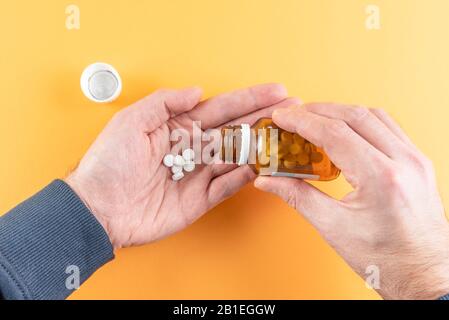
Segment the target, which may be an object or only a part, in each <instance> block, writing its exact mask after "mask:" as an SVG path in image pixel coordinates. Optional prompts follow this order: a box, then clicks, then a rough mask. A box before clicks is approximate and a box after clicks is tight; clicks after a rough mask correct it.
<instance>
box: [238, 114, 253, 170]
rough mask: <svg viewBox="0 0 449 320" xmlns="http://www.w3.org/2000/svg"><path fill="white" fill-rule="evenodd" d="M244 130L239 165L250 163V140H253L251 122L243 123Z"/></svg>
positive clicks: (242, 128)
mask: <svg viewBox="0 0 449 320" xmlns="http://www.w3.org/2000/svg"><path fill="white" fill-rule="evenodd" d="M241 131H242V144H241V147H240V157H239V161H238V163H237V164H238V165H239V166H243V165H245V164H247V163H248V158H249V151H250V142H251V127H250V126H249V124H246V123H243V124H242V125H241Z"/></svg>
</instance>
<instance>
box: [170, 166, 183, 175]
mask: <svg viewBox="0 0 449 320" xmlns="http://www.w3.org/2000/svg"><path fill="white" fill-rule="evenodd" d="M171 172H173V173H174V174H176V173H178V172H182V167H180V166H173V167H171Z"/></svg>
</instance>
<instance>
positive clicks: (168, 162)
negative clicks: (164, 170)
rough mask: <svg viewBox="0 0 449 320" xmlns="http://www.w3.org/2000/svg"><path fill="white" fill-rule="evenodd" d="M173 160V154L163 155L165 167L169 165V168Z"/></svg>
mask: <svg viewBox="0 0 449 320" xmlns="http://www.w3.org/2000/svg"><path fill="white" fill-rule="evenodd" d="M174 161H175V156H174V155H172V154H167V155H166V156H165V157H164V161H163V162H164V165H165V166H166V167H169V168H171V167H173V162H174Z"/></svg>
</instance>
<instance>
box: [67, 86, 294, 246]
mask: <svg viewBox="0 0 449 320" xmlns="http://www.w3.org/2000/svg"><path fill="white" fill-rule="evenodd" d="M200 99H201V90H200V89H198V88H191V89H186V90H160V91H157V92H155V93H153V94H152V95H150V96H148V97H146V98H145V99H143V100H141V101H139V102H137V103H135V104H134V105H132V106H130V107H128V108H126V109H124V110H122V111H120V112H118V113H117V114H116V115H115V116H114V118H113V119H112V120H111V121H110V123H109V124H108V125H107V127H106V128H105V129H104V131H103V132H102V133H101V134H100V135H99V137H98V138H97V140H96V141H95V143H94V144H93V145H92V146H91V148H90V149H89V151H88V152H87V154H86V155H85V156H84V158H83V159H82V160H81V162H80V164H79V166H78V168H77V169H76V170H75V171H74V172H73V173H72V174H71V175H70V176H69V177H68V178H67V179H66V182H67V183H68V184H69V185H70V186H71V187H72V189H73V190H74V191H75V192H76V193H77V194H78V195H79V196H80V198H81V199H82V200H83V201H84V202H85V203H86V205H87V206H88V207H89V208H90V210H91V211H92V213H93V214H94V215H95V216H96V218H97V219H98V221H99V222H100V223H101V224H102V226H103V227H104V229H105V230H106V232H107V233H108V235H109V238H110V240H111V242H112V244H113V246H114V248H121V247H128V246H135V245H142V244H145V243H149V242H152V241H155V240H158V239H161V238H163V237H166V236H168V235H170V234H172V233H174V232H177V231H179V230H181V229H183V228H185V227H186V226H188V225H189V224H191V223H192V222H194V221H195V220H197V219H198V218H199V217H200V216H201V215H202V214H204V213H205V212H206V211H208V210H209V209H211V208H212V207H214V206H216V205H217V204H218V203H220V202H221V201H223V200H224V199H226V198H227V197H229V196H231V195H232V194H234V193H235V192H237V191H238V190H239V189H240V188H241V187H243V186H244V185H245V184H246V183H248V182H249V181H251V180H252V179H254V178H255V176H254V173H253V172H252V171H251V169H249V167H247V166H244V167H239V168H236V167H235V166H229V165H219V164H213V165H207V166H197V168H196V170H195V171H194V172H192V173H189V174H188V175H186V177H185V178H184V179H182V180H181V181H179V182H173V181H172V179H171V177H172V174H171V172H170V169H168V168H166V167H165V166H164V165H162V159H163V157H164V156H165V155H166V154H167V153H169V152H170V149H171V142H170V139H169V138H170V131H171V130H173V129H175V128H178V129H180V128H183V129H186V130H188V131H189V132H191V131H192V125H193V121H201V123H202V129H203V130H205V129H208V128H215V127H220V126H222V125H224V124H226V123H227V122H229V121H233V122H236V123H239V122H246V123H253V122H255V121H256V120H257V119H259V118H260V117H264V116H269V115H271V113H272V112H273V110H274V109H275V108H279V107H286V106H288V105H292V104H296V103H298V101H297V100H296V99H286V90H285V89H284V87H282V86H280V85H277V84H268V85H260V86H256V87H253V88H249V89H245V90H240V91H235V92H232V93H229V94H225V95H221V96H218V97H215V98H212V99H210V100H207V101H204V102H201V103H200Z"/></svg>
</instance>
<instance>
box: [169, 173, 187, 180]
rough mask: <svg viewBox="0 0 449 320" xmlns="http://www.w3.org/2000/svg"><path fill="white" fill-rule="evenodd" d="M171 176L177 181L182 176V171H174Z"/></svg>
mask: <svg viewBox="0 0 449 320" xmlns="http://www.w3.org/2000/svg"><path fill="white" fill-rule="evenodd" d="M171 178H172V180H173V181H179V180H181V179H182V178H184V173H182V172H178V173H175V174H174V175H173V176H172V177H171Z"/></svg>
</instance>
